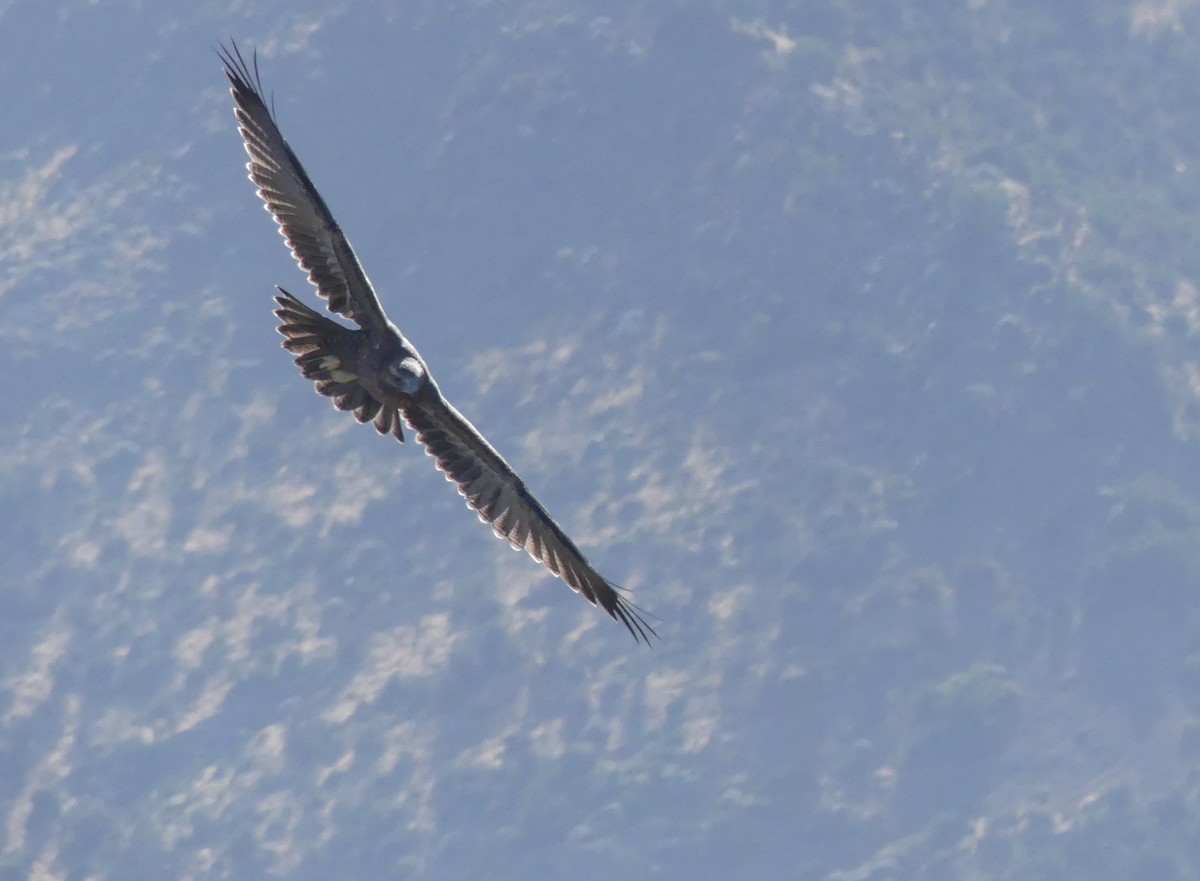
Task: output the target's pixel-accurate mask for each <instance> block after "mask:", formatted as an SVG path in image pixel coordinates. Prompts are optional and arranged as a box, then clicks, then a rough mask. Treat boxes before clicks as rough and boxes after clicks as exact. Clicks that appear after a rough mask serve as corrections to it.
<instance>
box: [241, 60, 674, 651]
mask: <svg viewBox="0 0 1200 881" xmlns="http://www.w3.org/2000/svg"><path fill="white" fill-rule="evenodd" d="M218 54H219V55H220V56H221V60H222V61H223V62H224V64H225V75H226V76H227V77H229V82H230V84H231V85H232V89H231V91H232V93H233V100H234V102H235V103H236V105H237V106H236V113H237V119H238V130H239V131H240V132H241V135H242V140H243V141H244V143H245V147H246V152H247V153H248V154H249V156H250V161H249V162H248V163H247V165H246V167H247V168H248V169H249V171H250V179H251V180H252V181H254V183H255V184H256V185H257V186H258V195H259V196H260V197H262V200H263V201H264V202H265V203H266V207H267V209H268V210H269V211H270V212H271V214H272V215H273V216H274V218H275V221H276V223H278V224H279V229H280V232H281V233H282V234H283V237H284V238H285V239H286V240H287V243H288V246H289V247H290V248H291V251H292V254H293V256H295V258H296V261H297V262H298V263H299V264H300V267H301V268H302V269H303V270H304V271H305V272H307V273H308V280H309V281H310V282H311V283H312V284H313V285H314V286H315V287H316V289H317V293H318V294H320V296H321V297H323V298H324V299H325V301H326V306H327V308H328V309H329V311H331V312H334V313H336V314H338V315H341V316H342V317H343V318H346V319H348V320H350V321H352V322H354V323H355V324H356V325H358V329H357V330H355V329H353V328H349V327H345V326H344V325H342V324H339V323H338V322H336V321H333V320H331V319H330V318H327V317H325V316H324V315H321V314H320V313H319V312H316V311H315V310H313V309H311V308H309V307H308V306H306V305H305V304H304V303H302V302H301V301H300V300H298V299H296V297H294V296H292V295H291V294H290V293H288V292H287V291H285V290H284V289H283V288H279V296H277V297H276V298H275V302H276V303H277V304H278V306H279V308H278V309H276V310H275V314H276V315H277V316H279V319H280V322H281V323H280V325H279V332H280V333H281V334H283V336H284V337H285V338H286V339H285V340H284V342H283V347H284V348H285V349H287V350H288V351H289V352H292V353H294V354H295V355H296V364H297V365H299V367H300V370H301V372H303V374H304V375H305V376H306V377H308V378H309V379H311V380H313V381H314V382H315V383H316V386H317V391H318V392H320V393H321V394H323V395H327V396H329V397H331V398H332V399H333V403H334V406H336V407H337V408H338V409H339V410H349V411H351V412H353V413H354V418H356V419H357V420H358V421H359V422H367V421H371V422H373V423H374V425H375V428H376V429H377V430H378V431H379V433H380V434H391V435H393V436H394V437H395V438H396V440H398V441H400V442H401V443H403V442H404V432H403V430H402V428H401V423H402V422H405V423H407V424H408V426H409V427H410V428H411V429H412V430H413V431H414V432H416V436H417V440H418V441H420V442H421V443H422V444H424V445H425V449H426V452H428V453H429V455H430V456H432V457H433V458H434V459H435V460H436V462H437V467H438V468H439V469H441V470H442V471H443V472H445V474H446V479H447V480H450V481H452V482H454V483H455V484H457V486H458V491H459V492H460V493H461V494H462V495H463V497H464V498H465V499H466V500H467V504H468V505H469V506H470V507H471V508H472V509H474V510H475V512H476V513H478V514H479V518H480V519H481V520H483V521H484V522H485V523H487V524H489V525H490V526H491V527H492V529H493V530H495V532H496V534H497V535H498V536H500V537H501V538H503V539H506V540H507V541H508V542H509V544H511V545H512V546H513V547H514V548H518V549H523V550H525V551H528V553H529V555H530V556H532V557H533V558H534V559H535V560H538V561H539V562H541V563H542V564H543V565H544V566H545V567H546V568H547V569H549V570H550V571H551V572H552V573H554V574H555V575H557V576H558V577H559V578H561V579H562V580H563V581H565V582H566V583H567V584H568V585H569V586H570V587H571V588H572V589H573V590H575V591H577V592H579V593H581V594H583V596H584V597H585V598H586V599H587V600H588V601H589V602H591V603H592V604H593V605H595V604H597V603H598V604H599V605H600V606H601V607H602V608H603V609H604V610H605V611H606V612H608V614H609V615H611V616H612V617H613V618H614V619H616V620H618V621H620V622H621V623H622V624H624V625H625V626H626V627H627V628H628V629H629V632H630V633H631V634H633V637H634V639H638V640H641V641H643V642H646V643H647V644H648V643H649V642H650V637H651V636H654V635H656V634H655V633H654V629H653V628H652V627H651V626H650V625H649V624H647V623H646V621H645V619H644V618H643V617H642V615H641V614H640V613H639V609H638V608H637V607H636V606H634V605H633V604H632V603H631V602H629V601H628V600H627V599H625V598H624V597H622V596H621V594H620V593H619V592H618V589H617V588H616V587H615V585H613V584H612V582H610V581H608V580H607V579H605V578H603V577H602V576H601V575H600V574H599V573H598V572H597V571H596V570H595V569H593V568H592V565H591V564H590V563H589V562H588V561H587V559H586V558H585V557H584V556H583V554H582V553H580V551H579V548H577V547H575V544H574V542H572V541H571V539H570V538H568V537H567V535H566V533H565V532H563V530H562V528H561V527H559V525H558V524H557V523H555V522H554V519H553V518H552V517H551V516H550V515H549V514H548V513H547V512H546V509H545V508H543V507H542V506H541V504H540V503H539V502H538V500H537V499H535V498H534V497H533V496H532V495H531V494H530V493H529V491H528V490H527V489H525V484H524V483H523V482H522V481H521V478H520V477H518V476H517V475H516V473H514V472H513V470H512V468H511V467H509V464H508V463H507V462H505V461H504V459H503V457H501V455H500V454H499V453H497V452H496V450H495V449H493V448H492V445H491V444H489V443H488V442H487V440H486V439H484V437H483V435H481V434H480V433H479V432H478V431H477V430H476V429H475V426H473V425H472V424H471V423H470V422H468V421H467V419H466V417H464V416H463V415H462V414H461V413H459V412H458V410H456V409H455V408H454V407H453V406H452V405H451V404H450V402H449V401H447V400H446V399H445V398H444V397H443V396H442V393H441V391H439V390H438V385H437V383H436V382H435V381H434V379H433V376H432V375H431V374H430V372H429V368H428V366H427V365H426V364H425V361H424V359H423V358H422V357H421V355H420V353H418V352H417V350H416V348H415V347H414V346H413V344H412V343H410V342H409V341H408V340H407V339H405V337H404V335H403V334H402V333H400V331H399V329H398V328H397V327H396V325H394V324H392V322H390V321H389V320H388V318H387V316H386V315H384V312H383V307H382V306H381V305H380V303H379V299H378V297H376V295H375V290H374V288H372V287H371V283H370V282H369V281H368V280H367V276H366V273H364V272H363V269H362V267H361V266H360V265H359V262H358V258H356V257H355V256H354V251H353V250H352V249H351V247H350V243H349V242H348V241H347V240H346V237H345V235H343V233H342V230H341V227H339V226H338V224H337V221H336V220H334V219H333V215H332V214H331V213H330V211H329V208H328V207H327V206H326V204H325V200H324V199H322V198H321V195H320V194H319V193H318V192H317V189H316V187H314V186H313V183H312V181H311V180H310V179H309V177H308V174H307V173H306V172H305V171H304V167H303V166H302V165H301V164H300V160H299V159H297V158H296V154H295V153H293V152H292V148H291V147H290V146H288V143H287V141H285V140H284V138H283V135H282V134H281V133H280V131H279V128H278V126H277V125H276V124H275V118H274V114H273V113H272V111H271V110H270V109H268V107H267V104H266V102H265V100H264V95H263V89H262V81H261V80H260V78H259V75H258V59H257V53H256V54H255V56H252V64H251V65H247V64H246V61H245V59H244V58H243V57H242V54H241V52H239V51H238V47H237V44H236V43H233V42H232V41H231V43H230V46H229V47H228V48H227V47H224V46H222V47H221V48H220V49H219V50H218Z"/></svg>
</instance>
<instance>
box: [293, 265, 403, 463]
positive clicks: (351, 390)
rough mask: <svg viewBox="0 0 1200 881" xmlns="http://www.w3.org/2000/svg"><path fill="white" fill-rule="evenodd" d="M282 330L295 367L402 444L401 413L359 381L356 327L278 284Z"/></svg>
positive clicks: (335, 400) (322, 390)
mask: <svg viewBox="0 0 1200 881" xmlns="http://www.w3.org/2000/svg"><path fill="white" fill-rule="evenodd" d="M279 294H280V296H278V297H276V298H275V302H276V303H278V304H279V308H278V309H276V310H275V315H276V316H278V318H279V328H278V330H279V332H280V333H281V334H283V336H284V341H283V347H284V348H285V349H287V350H288V351H289V352H291V353H293V354H294V355H295V356H296V366H298V367H299V368H300V372H301V373H303V374H304V375H305V376H306V377H308V378H309V379H311V380H313V381H314V382H315V383H316V384H317V391H318V392H320V393H321V394H323V395H326V396H327V397H330V398H333V404H334V406H335V407H337V408H338V409H339V410H350V411H352V412H353V413H354V418H355V419H357V420H358V421H359V422H368V421H370V420H374V422H375V428H376V430H378V431H379V433H380V434H389V433H390V434H393V435H395V437H396V439H397V440H398V441H400V442H401V443H404V434H403V432H402V430H401V428H400V424H401V420H400V414H399V413H397V411H396V410H395V409H394V408H392V407H387V406H384V405H382V404H380V403H379V401H377V400H375V398H373V397H372V396H371V393H370V392H368V391H367V390H366V389H365V388H363V386H362V384H361V383H360V382H359V381H358V373H357V371H358V365H357V364H356V348H357V347H356V346H355V339H354V335H355V331H353V330H350V329H349V328H346V327H342V325H340V324H338V323H337V322H336V321H333V320H332V319H329V318H326V317H325V316H324V315H322V314H321V313H320V312H317V311H316V310H315V309H312V308H310V307H309V306H306V305H305V304H304V303H302V302H300V300H298V299H296V298H295V297H294V296H292V295H291V294H289V293H288V292H287V291H285V290H284V289H283V288H279Z"/></svg>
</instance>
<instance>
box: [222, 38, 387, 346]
mask: <svg viewBox="0 0 1200 881" xmlns="http://www.w3.org/2000/svg"><path fill="white" fill-rule="evenodd" d="M217 54H218V55H220V56H221V60H222V61H223V62H224V63H225V75H226V76H227V77H229V83H230V85H231V86H232V89H231V91H232V92H233V100H234V101H235V102H236V103H237V118H238V131H240V132H241V135H242V140H243V142H244V143H245V145H246V152H247V153H248V154H249V156H250V161H249V162H248V163H247V164H246V168H247V169H248V170H249V172H250V179H251V180H252V181H254V183H255V184H256V185H257V186H258V195H259V196H261V197H262V200H263V201H264V202H266V203H267V208H268V210H270V212H271V214H272V215H273V216H274V217H275V222H276V223H278V224H279V231H280V232H281V233H283V237H284V238H285V239H287V243H288V246H289V247H290V248H291V249H292V254H293V255H294V256H295V258H296V261H297V262H298V263H299V264H300V267H301V268H302V269H303V270H304V271H305V272H307V273H308V280H309V281H310V282H312V283H313V284H314V285H315V286H316V288H317V291H318V292H319V293H320V295H321V296H322V297H324V298H325V299H326V300H327V301H328V303H329V309H330V311H331V312H336V313H337V314H339V315H341V316H343V317H345V318H348V319H350V320H351V321H353V322H355V323H356V324H358V325H359V326H360V327H363V328H368V327H382V326H385V325H386V324H387V319H386V318H385V317H384V314H383V308H382V307H381V306H380V305H379V299H378V297H376V296H375V291H374V289H373V288H372V287H371V282H370V281H368V280H367V275H366V273H365V272H363V270H362V266H360V265H359V262H358V258H357V257H355V256H354V251H353V249H352V248H351V247H350V243H349V242H348V241H346V236H345V235H343V234H342V230H341V227H339V226H338V224H337V221H336V220H334V219H333V215H332V214H331V213H330V212H329V208H328V206H326V204H325V200H324V199H322V198H321V194H320V193H318V192H317V188H316V187H314V186H313V183H312V181H311V180H310V179H309V177H308V174H307V172H305V170H304V166H302V165H301V164H300V160H299V159H297V158H296V154H295V153H293V152H292V148H291V147H289V146H288V142H287V141H285V140H284V138H283V135H282V134H280V132H279V127H278V126H277V125H276V124H275V117H274V114H273V113H272V112H271V110H270V109H269V108H268V107H267V103H266V100H265V99H264V97H263V89H262V81H261V80H260V79H259V76H258V58H257V53H256V54H255V55H254V56H251V64H250V65H247V64H246V60H245V59H244V58H243V57H242V53H241V52H240V51H238V47H237V44H236V43H234V42H233V41H230V44H229V46H228V47H225V46H221V47H220V49H218V50H217Z"/></svg>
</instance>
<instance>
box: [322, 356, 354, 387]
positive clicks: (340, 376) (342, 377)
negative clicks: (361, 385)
mask: <svg viewBox="0 0 1200 881" xmlns="http://www.w3.org/2000/svg"><path fill="white" fill-rule="evenodd" d="M335 360H336V359H335ZM329 378H330V379H332V380H333V381H334V382H350V381H351V380H354V379H358V376H357V375H355V374H353V373H350V372H349V371H347V370H331V371H330V372H329Z"/></svg>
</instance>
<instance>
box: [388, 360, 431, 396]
mask: <svg viewBox="0 0 1200 881" xmlns="http://www.w3.org/2000/svg"><path fill="white" fill-rule="evenodd" d="M387 378H388V382H389V383H390V384H391V385H392V387H393V388H395V389H396V391H398V392H401V393H403V394H406V395H415V394H416V393H417V391H418V390H419V389H420V388H421V385H422V384H423V383H424V382H425V365H424V364H422V363H421V362H420V361H419V360H418V359H416V358H413V357H412V356H411V355H410V356H408V357H404V358H396V359H395V360H393V361H389V362H388V366H387Z"/></svg>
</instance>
